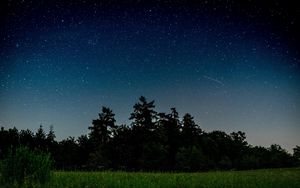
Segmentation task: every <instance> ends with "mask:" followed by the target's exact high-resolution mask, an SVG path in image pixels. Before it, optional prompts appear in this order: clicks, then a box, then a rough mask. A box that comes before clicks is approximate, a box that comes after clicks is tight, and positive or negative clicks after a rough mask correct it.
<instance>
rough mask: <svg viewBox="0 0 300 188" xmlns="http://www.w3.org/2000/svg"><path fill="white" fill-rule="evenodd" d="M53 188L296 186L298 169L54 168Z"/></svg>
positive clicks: (298, 184)
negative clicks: (149, 170) (140, 170)
mask: <svg viewBox="0 0 300 188" xmlns="http://www.w3.org/2000/svg"><path fill="white" fill-rule="evenodd" d="M46 187H54V188H55V187H56V188H62V187H64V188H96V187H97V188H101V187H103V188H157V187H161V188H190V187H191V188H212V187H216V188H221V187H222V188H240V187H245V188H254V187H255V188H256V187H258V188H266V187H272V188H285V187H288V188H297V187H299V188H300V169H271V170H254V171H226V172H205V173H126V172H55V173H54V176H53V179H52V181H51V182H49V183H48V184H46Z"/></svg>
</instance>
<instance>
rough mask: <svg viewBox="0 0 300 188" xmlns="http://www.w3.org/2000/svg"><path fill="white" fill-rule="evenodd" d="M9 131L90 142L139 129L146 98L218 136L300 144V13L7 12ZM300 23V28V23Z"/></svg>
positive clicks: (277, 9)
mask: <svg viewBox="0 0 300 188" xmlns="http://www.w3.org/2000/svg"><path fill="white" fill-rule="evenodd" d="M4 2H5V3H4V5H5V6H3V7H2V9H1V23H0V24H1V29H0V31H1V38H0V40H1V41H0V44H1V46H0V53H1V54H0V83H1V85H0V107H1V111H0V126H4V127H5V128H10V127H13V126H16V127H17V128H18V129H27V128H29V129H31V130H36V129H37V128H38V126H39V125H40V124H43V125H44V127H45V129H46V130H47V129H48V127H49V126H50V125H53V126H54V129H55V131H56V135H57V137H58V139H63V138H66V137H68V136H79V135H81V134H86V133H87V132H88V126H90V125H91V121H92V119H95V118H97V114H98V112H99V110H100V107H101V106H103V105H105V106H109V107H111V108H112V109H113V111H114V112H115V113H116V118H117V122H118V123H119V124H121V123H126V124H129V123H130V121H129V120H128V117H129V114H130V112H131V111H132V106H133V105H134V103H135V102H136V101H137V100H138V97H139V96H141V95H144V96H146V97H147V98H148V99H149V100H152V99H154V100H155V101H156V109H157V111H159V112H160V111H163V112H167V111H169V108H171V107H176V108H177V109H178V111H179V113H180V114H181V115H183V114H184V113H186V112H189V113H191V114H192V115H193V116H194V117H195V120H196V122H197V123H198V124H199V125H200V126H201V127H202V128H203V129H204V130H206V131H211V130H224V131H226V132H232V131H238V130H241V131H245V132H246V135H247V140H248V141H249V143H250V144H253V145H263V146H268V145H270V144H272V143H278V144H280V145H282V146H283V147H284V148H286V149H288V150H289V151H291V148H292V147H294V146H295V145H297V144H298V145H299V144H300V139H299V136H298V135H299V133H300V124H299V122H300V118H299V114H300V75H299V73H300V67H299V65H300V59H299V58H300V56H299V35H298V31H297V29H296V28H298V27H299V10H297V9H296V8H295V5H293V4H287V3H283V2H282V1H270V2H268V1H267V2H264V3H262V2H260V1H245V2H244V3H241V2H239V1H236V2H235V1H226V2H224V1H209V2H208V1H198V2H197V1H196V2H192V1H190V2H189V3H182V2H180V1H172V2H158V1H157V2H152V3H149V2H147V3H146V2H143V1H130V2H126V3H117V2H116V1H106V2H102V3H99V2H96V1H95V2H94V1H86V2H85V1H81V2H79V1H78V2H76V1H73V2H72V3H71V2H67V1H50V0H49V1H32V0H31V1H27V0H23V1H22V0H10V1H4ZM297 14H298V16H297Z"/></svg>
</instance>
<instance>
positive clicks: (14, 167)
mask: <svg viewBox="0 0 300 188" xmlns="http://www.w3.org/2000/svg"><path fill="white" fill-rule="evenodd" d="M51 166H52V160H51V158H50V155H49V154H48V153H42V152H39V151H31V150H29V149H28V148H27V147H19V148H17V149H16V151H15V152H13V151H10V153H9V154H8V155H7V157H6V158H5V159H4V160H3V161H2V162H1V177H2V181H3V183H6V184H15V183H17V184H19V185H22V184H27V185H31V184H33V183H39V184H44V183H46V182H47V181H48V180H49V179H50V173H51V171H50V170H51Z"/></svg>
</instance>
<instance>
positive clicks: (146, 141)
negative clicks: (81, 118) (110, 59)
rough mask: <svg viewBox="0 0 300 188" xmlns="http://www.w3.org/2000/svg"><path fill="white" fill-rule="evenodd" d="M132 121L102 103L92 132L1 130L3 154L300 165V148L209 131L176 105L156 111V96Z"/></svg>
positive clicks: (135, 167) (79, 162) (75, 165)
mask: <svg viewBox="0 0 300 188" xmlns="http://www.w3.org/2000/svg"><path fill="white" fill-rule="evenodd" d="M129 119H130V120H131V124H130V125H117V124H116V120H115V114H114V113H113V111H112V110H111V109H110V108H107V107H102V109H101V112H100V113H99V117H98V118H97V119H95V120H93V121H92V125H91V126H90V127H89V130H90V132H89V134H88V135H81V136H80V137H78V138H76V139H75V138H74V137H69V138H67V139H64V140H62V141H56V140H55V133H54V130H53V126H51V127H50V131H49V132H48V133H45V131H44V130H43V127H42V126H40V127H39V129H38V130H37V131H36V132H35V133H34V132H32V131H30V130H28V129H27V130H21V131H18V130H17V129H16V128H10V129H8V130H5V129H4V128H3V127H2V128H1V130H0V159H3V158H4V157H5V156H6V155H7V154H8V153H9V152H10V151H11V150H15V149H16V148H18V147H20V146H26V147H28V148H30V149H32V150H40V151H45V152H49V153H50V154H51V156H52V158H53V160H54V161H55V168H56V169H61V170H126V171H206V170H228V169H237V170H243V169H258V168H280V167H294V166H299V165H300V147H299V146H296V147H295V148H294V152H293V154H290V153H288V152H287V151H286V150H284V149H283V148H281V146H280V145H277V144H273V145H271V146H270V147H268V148H265V147H261V146H252V145H250V144H248V143H247V141H246V135H245V133H244V132H241V131H238V132H232V133H230V134H227V133H225V132H223V131H212V132H205V131H204V130H202V129H201V127H200V126H199V125H198V124H197V123H196V122H195V121H194V119H193V116H191V115H190V114H189V113H187V114H185V115H184V116H183V117H182V118H181V119H182V120H181V119H180V117H179V114H178V112H177V111H176V109H175V108H171V109H170V112H169V113H158V112H156V111H155V105H154V101H150V102H148V101H147V100H146V98H145V97H143V96H142V97H140V98H139V101H138V102H137V103H136V104H135V105H134V106H133V112H132V113H131V114H130V118H129Z"/></svg>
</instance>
